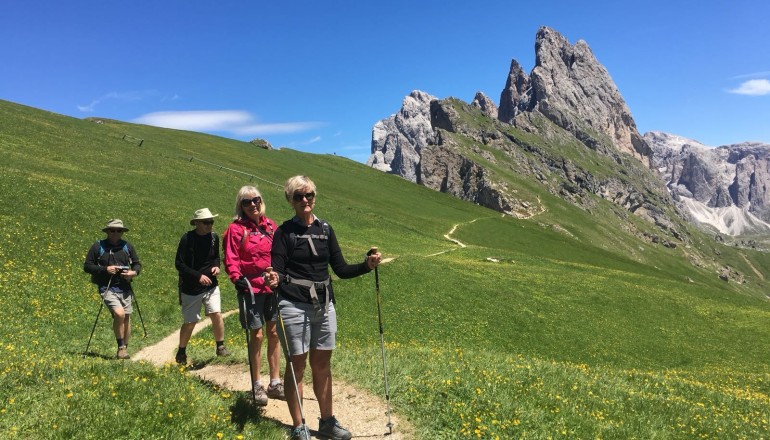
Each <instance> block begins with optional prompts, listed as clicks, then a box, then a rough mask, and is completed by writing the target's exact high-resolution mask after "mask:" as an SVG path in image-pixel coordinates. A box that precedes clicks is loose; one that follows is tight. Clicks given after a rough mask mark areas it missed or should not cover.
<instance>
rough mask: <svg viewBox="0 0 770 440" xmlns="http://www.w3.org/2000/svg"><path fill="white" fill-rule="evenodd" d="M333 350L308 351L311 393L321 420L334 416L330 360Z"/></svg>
mask: <svg viewBox="0 0 770 440" xmlns="http://www.w3.org/2000/svg"><path fill="white" fill-rule="evenodd" d="M332 351H333V350H316V349H312V348H311V349H310V370H311V372H312V374H313V391H314V392H315V397H316V399H318V408H319V410H320V411H321V418H322V419H324V420H325V419H328V418H329V417H331V416H333V415H334V411H333V407H332V368H331V359H332Z"/></svg>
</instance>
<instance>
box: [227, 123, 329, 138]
mask: <svg viewBox="0 0 770 440" xmlns="http://www.w3.org/2000/svg"><path fill="white" fill-rule="evenodd" d="M322 125H323V124H322V123H320V122H280V123H274V124H248V125H243V126H240V127H232V128H231V129H230V130H229V131H232V132H233V133H235V134H237V135H243V136H246V135H269V134H290V133H300V132H303V131H308V130H312V129H314V128H318V127H321V126H322Z"/></svg>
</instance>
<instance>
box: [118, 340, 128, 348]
mask: <svg viewBox="0 0 770 440" xmlns="http://www.w3.org/2000/svg"><path fill="white" fill-rule="evenodd" d="M115 340H116V341H118V348H120V347H122V346H124V345H126V344H124V343H123V339H121V338H115Z"/></svg>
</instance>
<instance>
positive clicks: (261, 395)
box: [251, 385, 267, 406]
mask: <svg viewBox="0 0 770 440" xmlns="http://www.w3.org/2000/svg"><path fill="white" fill-rule="evenodd" d="M251 398H252V399H253V400H254V405H257V406H265V405H267V392H265V387H263V386H262V385H254V389H253V391H252V392H251Z"/></svg>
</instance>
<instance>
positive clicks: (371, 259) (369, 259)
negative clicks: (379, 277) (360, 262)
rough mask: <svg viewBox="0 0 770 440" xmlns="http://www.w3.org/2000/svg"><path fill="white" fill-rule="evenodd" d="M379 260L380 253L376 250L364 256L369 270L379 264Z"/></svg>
mask: <svg viewBox="0 0 770 440" xmlns="http://www.w3.org/2000/svg"><path fill="white" fill-rule="evenodd" d="M380 261H382V254H381V253H379V252H378V251H376V252H374V253H373V254H370V255H367V256H366V266H367V267H368V268H369V269H370V270H374V268H375V267H377V266H379V265H380Z"/></svg>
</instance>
